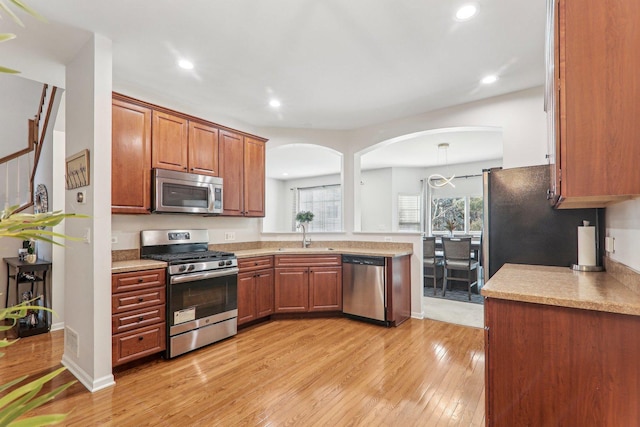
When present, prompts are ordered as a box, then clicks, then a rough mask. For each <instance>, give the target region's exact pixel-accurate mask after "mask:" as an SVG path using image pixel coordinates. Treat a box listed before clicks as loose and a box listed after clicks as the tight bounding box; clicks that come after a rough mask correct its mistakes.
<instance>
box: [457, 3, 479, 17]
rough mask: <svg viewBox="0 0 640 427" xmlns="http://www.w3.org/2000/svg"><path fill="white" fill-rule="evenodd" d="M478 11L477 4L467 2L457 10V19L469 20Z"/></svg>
mask: <svg viewBox="0 0 640 427" xmlns="http://www.w3.org/2000/svg"><path fill="white" fill-rule="evenodd" d="M477 13H478V7H477V6H476V5H475V4H465V5H464V6H462V7H460V8H459V9H458V10H457V11H456V19H457V20H458V21H467V20H469V19H471V18H473V17H474V16H476V14H477Z"/></svg>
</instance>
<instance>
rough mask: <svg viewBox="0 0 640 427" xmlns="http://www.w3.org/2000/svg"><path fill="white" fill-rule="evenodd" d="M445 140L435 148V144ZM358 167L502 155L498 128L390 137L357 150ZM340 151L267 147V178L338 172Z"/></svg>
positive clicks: (465, 160) (439, 162) (296, 146)
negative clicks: (442, 145) (362, 150)
mask: <svg viewBox="0 0 640 427" xmlns="http://www.w3.org/2000/svg"><path fill="white" fill-rule="evenodd" d="M443 143H446V144H449V146H448V147H447V148H446V149H444V148H438V145H439V144H443ZM361 154H362V155H361V157H360V168H361V169H362V170H366V169H378V168H389V167H420V168H428V167H433V166H440V165H454V164H461V163H471V162H481V161H485V160H494V159H502V129H498V128H491V127H466V128H449V129H436V130H429V131H424V132H417V133H414V134H410V135H404V136H402V137H398V138H394V139H391V140H389V141H384V142H381V143H380V144H377V145H375V146H372V147H370V148H369V149H368V150H367V152H366V153H361ZM341 171H342V155H341V154H340V153H339V152H337V151H334V150H332V149H330V148H327V147H322V146H319V145H313V144H288V145H281V146H279V147H276V148H272V149H269V148H267V169H266V175H267V177H268V178H273V179H280V180H290V179H298V178H305V177H312V176H322V175H332V174H339V173H340V172H341Z"/></svg>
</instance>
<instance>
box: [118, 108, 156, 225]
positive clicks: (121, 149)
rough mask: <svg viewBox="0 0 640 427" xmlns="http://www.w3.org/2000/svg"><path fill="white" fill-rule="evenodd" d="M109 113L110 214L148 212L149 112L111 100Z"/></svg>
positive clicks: (149, 203) (149, 169) (149, 166)
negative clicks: (110, 115) (110, 125)
mask: <svg viewBox="0 0 640 427" xmlns="http://www.w3.org/2000/svg"><path fill="white" fill-rule="evenodd" d="M111 111H112V113H111V114H112V130H111V132H112V148H111V150H112V151H111V156H112V160H111V165H112V166H111V167H112V170H114V171H117V173H112V174H111V205H112V206H111V212H113V213H122V214H140V213H142V214H145V213H149V211H150V209H151V191H150V179H151V109H150V108H147V107H144V106H141V105H137V104H134V103H130V102H127V101H124V100H120V99H118V98H115V97H114V99H113V103H112V109H111Z"/></svg>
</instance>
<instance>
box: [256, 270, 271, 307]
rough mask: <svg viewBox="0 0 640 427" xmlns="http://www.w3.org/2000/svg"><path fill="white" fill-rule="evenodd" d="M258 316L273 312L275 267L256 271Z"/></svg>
mask: <svg viewBox="0 0 640 427" xmlns="http://www.w3.org/2000/svg"><path fill="white" fill-rule="evenodd" d="M255 281H256V286H255V289H256V318H257V319H259V318H261V317H266V316H270V315H271V314H273V305H274V296H273V293H274V278H273V269H272V268H271V269H269V270H262V271H258V272H257V273H256V277H255Z"/></svg>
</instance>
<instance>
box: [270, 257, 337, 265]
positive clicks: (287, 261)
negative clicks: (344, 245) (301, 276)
mask: <svg viewBox="0 0 640 427" xmlns="http://www.w3.org/2000/svg"><path fill="white" fill-rule="evenodd" d="M275 264H276V267H290V266H292V267H325V266H335V265H337V266H341V265H342V257H341V256H340V255H313V256H310V255H276V256H275Z"/></svg>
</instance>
